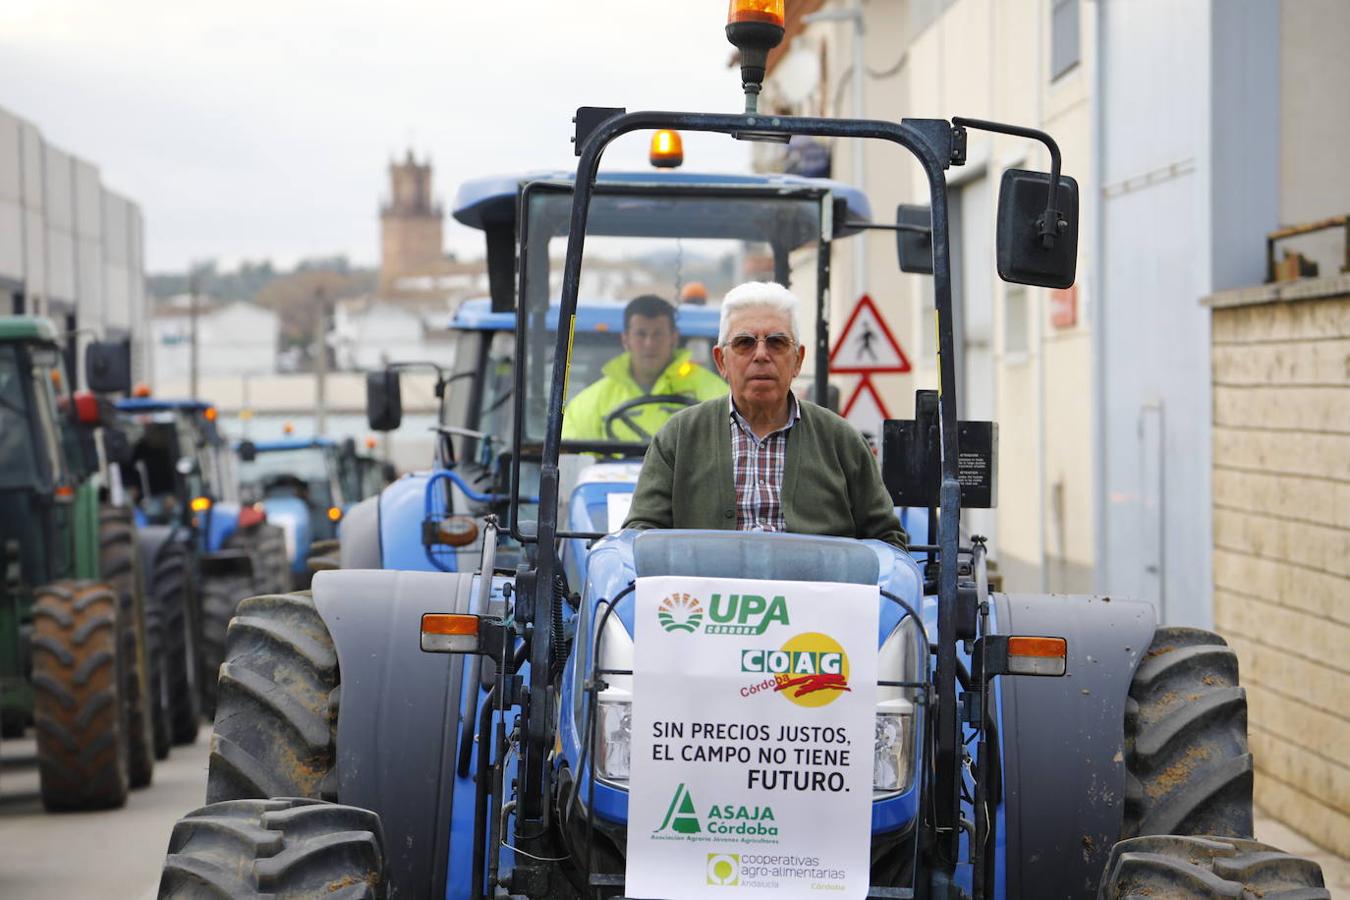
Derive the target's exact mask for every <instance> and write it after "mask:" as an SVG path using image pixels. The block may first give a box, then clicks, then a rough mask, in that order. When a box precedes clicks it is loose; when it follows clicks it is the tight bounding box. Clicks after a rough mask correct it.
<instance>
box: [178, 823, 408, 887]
mask: <svg viewBox="0 0 1350 900" xmlns="http://www.w3.org/2000/svg"><path fill="white" fill-rule="evenodd" d="M387 895H388V883H387V881H386V879H385V866H384V839H383V837H382V835H381V829H380V817H379V816H378V815H376V814H375V813H373V812H370V811H369V810H365V809H358V808H356V807H354V806H338V805H336V804H333V803H324V802H322V801H318V800H299V799H281V800H230V801H227V802H225V803H213V804H211V805H210V806H204V807H202V808H201V809H198V810H196V811H195V812H191V813H189V814H188V815H187V816H185V817H183V818H182V819H179V820H178V822H177V824H175V825H174V827H173V835H172V836H171V837H170V838H169V855H168V858H167V859H166V860H165V861H164V872H163V875H162V876H161V877H160V882H159V896H160V900H168V898H173V900H188V898H191V900H197V898H208V897H210V898H229V897H262V896H266V897H273V898H276V900H300V898H310V897H333V898H346V900H381V898H384V897H386V896H387Z"/></svg>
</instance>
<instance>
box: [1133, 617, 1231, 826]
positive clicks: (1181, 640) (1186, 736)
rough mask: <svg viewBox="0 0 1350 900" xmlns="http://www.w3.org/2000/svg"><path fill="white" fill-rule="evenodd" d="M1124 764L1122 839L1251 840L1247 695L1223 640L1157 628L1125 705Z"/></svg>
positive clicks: (1206, 634) (1203, 633) (1189, 630)
mask: <svg viewBox="0 0 1350 900" xmlns="http://www.w3.org/2000/svg"><path fill="white" fill-rule="evenodd" d="M1125 768H1126V777H1125V819H1124V823H1123V825H1122V829H1121V837H1122V838H1131V837H1136V836H1139V835H1150V834H1155V835H1174V834H1176V835H1188V834H1201V835H1224V836H1227V837H1237V838H1250V837H1251V836H1252V755H1251V753H1249V752H1248V751H1247V695H1246V693H1245V692H1244V691H1243V689H1242V688H1241V687H1239V686H1238V662H1237V656H1236V655H1235V654H1234V653H1233V651H1232V649H1231V648H1230V647H1229V646H1228V645H1227V644H1226V643H1225V642H1224V639H1223V638H1221V637H1219V636H1218V635H1217V634H1213V633H1212V632H1208V631H1201V630H1200V629H1198V628H1177V627H1169V628H1159V629H1158V630H1157V631H1156V632H1155V633H1154V636H1153V643H1152V644H1151V645H1150V646H1149V648H1148V652H1147V653H1146V654H1145V656H1144V660H1143V661H1142V662H1141V663H1140V664H1139V668H1138V669H1137V670H1136V671H1135V674H1134V680H1133V681H1132V682H1131V683H1130V694H1129V697H1128V698H1127V699H1126V701H1125Z"/></svg>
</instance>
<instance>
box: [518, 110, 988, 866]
mask: <svg viewBox="0 0 1350 900" xmlns="http://www.w3.org/2000/svg"><path fill="white" fill-rule="evenodd" d="M598 118H599V116H596V115H594V113H593V112H587V111H583V110H578V115H577V121H578V122H579V123H583V122H584V123H585V127H584V128H579V130H578V134H577V144H578V155H579V156H580V160H579V161H578V163H577V174H576V180H575V187H574V190H573V195H572V217H571V224H570V227H569V230H568V237H567V259H566V266H565V268H564V270H563V286H562V297H561V306H560V310H559V317H558V328H557V333H556V344H555V347H554V357H553V381H552V384H551V385H550V389H549V403H548V427H547V430H546V432H545V437H544V452H543V457H542V461H541V466H540V478H539V525H538V531H537V534H538V542H539V547H540V550H541V552H540V553H539V555H538V570H537V573H536V577H535V580H534V584H533V586H532V593H533V599H534V602H533V605H532V608H531V609H530V610H529V611H528V612H527V616H528V619H529V621H530V622H533V623H534V624H535V626H536V627H535V628H534V631H533V634H534V640H533V641H532V646H531V648H530V649H531V654H530V655H531V659H530V685H529V690H528V695H529V702H530V707H531V708H532V709H535V710H543V709H547V708H548V688H549V664H550V661H551V659H552V654H553V648H552V647H551V646H550V636H549V633H548V632H549V629H548V628H547V627H542V623H543V622H544V621H545V619H543V618H541V616H546V615H547V614H548V613H547V611H548V610H549V609H550V604H551V603H553V601H554V598H553V581H554V574H555V572H556V571H557V568H558V560H557V558H556V553H555V552H554V551H553V546H554V543H555V540H556V534H557V517H558V502H559V498H558V490H559V472H558V457H559V453H560V451H561V442H562V408H563V400H564V393H565V387H566V381H567V368H568V365H569V364H570V362H571V359H570V352H571V329H570V328H568V327H565V326H564V323H565V322H571V321H572V320H573V318H574V317H575V315H576V309H577V295H578V290H579V287H580V283H581V258H582V252H583V250H584V246H585V240H586V219H587V215H588V213H589V209H590V200H591V195H592V193H593V192H594V189H595V179H596V174H597V172H598V171H599V167H600V158H601V156H602V155H603V153H604V150H605V148H606V147H607V146H608V145H609V144H610V142H611V141H613V140H615V139H616V138H618V137H620V136H622V135H624V134H627V133H629V132H632V131H642V130H656V129H662V128H671V129H676V130H680V131H707V132H720V133H724V134H730V135H733V136H734V135H737V134H739V135H756V136H761V135H762V136H767V135H775V136H782V137H785V138H786V137H791V136H792V135H803V136H814V137H840V138H854V139H875V140H883V141H889V142H891V143H894V144H898V145H900V146H901V147H903V148H905V149H906V150H908V151H909V152H910V153H912V154H913V155H914V156H915V157H916V158H917V159H918V160H919V162H920V164H921V165H922V166H923V169H924V173H925V175H926V176H927V178H928V189H929V202H930V209H931V211H932V212H931V215H932V227H933V288H934V291H933V292H934V303H935V306H936V310H937V315H938V358H939V381H940V384H941V386H942V391H941V394H940V398H939V405H938V408H939V417H940V422H941V428H940V435H941V451H942V452H941V457H942V459H941V463H942V465H941V485H940V488H939V502H940V506H941V509H942V519H941V522H940V525H939V529H938V546H939V548H940V552H941V557H940V560H939V569H938V654H937V657H938V660H937V672H936V694H937V698H936V699H937V702H936V703H935V704H934V723H933V727H934V730H935V735H936V741H937V751H938V752H937V753H936V759H935V767H934V768H935V785H934V806H935V810H934V818H935V821H934V826H935V827H936V829H937V834H938V845H939V846H938V849H939V852H940V854H941V856H942V857H943V858H945V859H946V860H947V861H949V862H953V861H954V860H955V859H956V858H957V849H958V846H959V844H958V838H959V830H960V793H959V789H960V779H959V777H958V776H959V764H958V753H957V750H958V748H959V747H960V724H959V721H958V715H957V697H956V631H955V628H956V604H957V591H956V574H957V573H956V559H957V534H958V527H959V524H960V515H961V491H960V485H959V482H958V480H957V474H958V473H957V409H956V367H955V359H956V353H955V342H954V336H953V331H952V318H951V317H952V285H951V255H950V249H949V246H948V234H947V227H948V225H947V191H946V176H945V175H944V174H943V172H944V170H945V169H946V168H947V167H948V166H949V165H950V163H951V161H952V158H953V149H954V148H953V143H954V141H953V130H952V126H951V124H950V123H949V122H947V121H946V120H942V119H906V120H903V121H902V122H900V123H895V122H885V121H879V120H866V119H859V120H836V119H825V118H816V117H795V116H760V115H718V114H708V113H682V112H635V113H626V114H624V113H618V114H615V115H612V116H609V117H608V118H603V119H602V120H600V121H598V122H596V119H598ZM958 149H961V148H958ZM963 156H964V151H963V149H961V153H960V155H958V157H957V158H958V159H961V158H963ZM544 719H545V717H544V716H538V715H532V716H530V717H528V723H529V724H528V733H527V734H526V735H524V740H523V742H522V743H523V746H522V753H521V769H522V782H523V783H522V784H521V786H520V788H521V790H520V797H521V804H520V807H519V808H518V809H517V818H516V823H517V825H516V831H517V841H518V842H524V844H525V845H528V844H529V843H530V840H531V838H532V837H534V836H536V835H538V834H539V833H540V830H541V829H540V826H541V824H542V823H543V822H544V820H545V816H546V814H547V800H546V792H545V787H546V784H547V774H548V773H547V768H548V757H547V754H548V750H549V741H548V735H547V733H546V723H545V721H544Z"/></svg>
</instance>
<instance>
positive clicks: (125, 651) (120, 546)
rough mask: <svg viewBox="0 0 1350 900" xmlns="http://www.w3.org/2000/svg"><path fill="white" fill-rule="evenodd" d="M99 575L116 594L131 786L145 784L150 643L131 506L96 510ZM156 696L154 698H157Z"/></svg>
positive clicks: (150, 742) (149, 774)
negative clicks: (146, 630) (145, 624)
mask: <svg viewBox="0 0 1350 900" xmlns="http://www.w3.org/2000/svg"><path fill="white" fill-rule="evenodd" d="M98 545H99V577H100V578H102V579H103V581H104V582H106V583H107V584H108V586H109V587H111V588H112V589H113V590H114V591H115V592H116V593H117V603H118V607H119V613H120V619H121V622H120V627H121V634H120V639H121V642H122V646H121V653H122V660H123V666H122V685H121V686H122V707H123V716H124V719H125V727H126V732H127V770H128V774H129V775H130V778H131V786H132V787H133V788H142V787H145V786H146V785H148V784H150V780H151V779H152V778H153V777H154V771H155V738H154V725H153V721H154V713H153V712H152V710H151V696H152V695H151V685H150V672H149V666H150V659H149V646H148V641H147V638H146V634H145V628H144V617H143V615H142V612H143V610H144V609H145V606H146V604H145V602H144V597H143V592H144V588H143V587H142V582H141V577H140V566H139V565H138V560H137V556H136V524H135V522H134V521H133V520H132V518H131V510H129V509H125V508H118V507H115V506H104V507H102V508H101V509H100V510H99V513H98ZM156 699H157V698H156Z"/></svg>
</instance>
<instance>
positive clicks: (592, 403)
mask: <svg viewBox="0 0 1350 900" xmlns="http://www.w3.org/2000/svg"><path fill="white" fill-rule="evenodd" d="M601 372H603V373H604V374H603V375H602V376H601V378H600V380H599V381H596V382H595V383H594V384H592V385H590V386H589V387H587V388H586V389H585V390H584V391H582V392H581V393H579V394H577V395H576V396H575V397H573V398H572V400H571V402H570V403H568V404H567V406H566V408H565V409H564V410H563V427H562V436H563V440H565V441H567V440H571V441H607V440H620V441H638V440H646V438H644V437H642V435H639V434H635V433H634V432H633V429H631V428H629V427H628V426H627V425H626V424H625V423H624V422H623V420H621V419H615V420H614V422H613V425H612V428H613V432H614V433H613V434H612V435H611V434H608V433H607V432H606V431H605V416H607V415H609V413H610V412H611V411H613V410H614V409H615V408H616V407H618V406H620V405H621V404H623V403H626V402H628V401H629V400H635V399H637V398H638V397H643V396H652V395H657V394H681V395H684V396H687V397H689V398H690V403H689V405H690V406H692V405H693V404H694V403H697V402H699V401H701V400H711V399H712V398H713V397H721V396H724V395H725V394H726V392H727V383H726V382H725V381H723V380H722V379H721V378H720V377H719V376H718V375H717V374H716V373H714V372H710V371H708V370H707V369H705V368H703V367H702V366H700V365H699V364H698V363H696V362H694V361H693V360H692V359H690V358H689V351H688V350H676V351H675V357H674V358H673V359H672V360H671V361H670V365H668V366H666V368H665V371H663V372H662V373H661V374H660V375H659V376H658V377H657V379H656V383H655V384H653V385H652V389H651V390H650V391H644V390H643V389H642V388H641V386H639V385H638V383H637V382H636V381H634V380H633V373H632V366H631V365H630V364H629V355H628V353H626V352H625V353H621V354H619V355H618V356H616V357H614V358H613V359H611V360H610V361H609V362H607V363H605V367H604V368H603V369H601ZM681 409H684V406H683V405H681V404H678V403H649V404H646V405H643V406H637V407H634V408H633V409H632V411H631V412H629V413H627V414H626V415H627V417H628V418H630V419H632V420H633V422H635V423H636V424H637V425H638V427H639V428H641V429H642V430H643V431H645V432H647V435H648V437H650V436H651V435H654V434H656V432H657V431H658V430H659V429H660V428H661V426H662V425H664V424H666V420H667V419H669V418H670V417H671V416H672V415H674V414H675V413H677V412H679V411H680V410H681Z"/></svg>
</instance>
